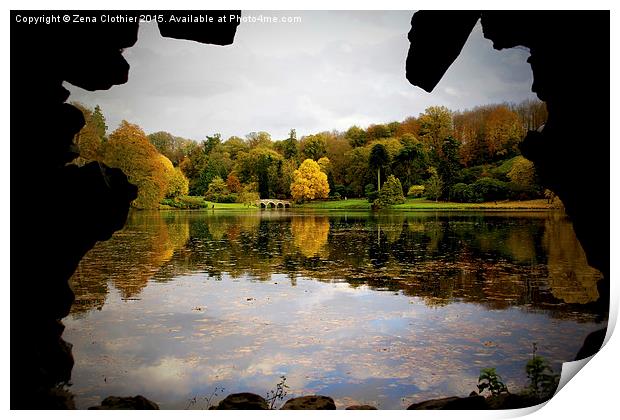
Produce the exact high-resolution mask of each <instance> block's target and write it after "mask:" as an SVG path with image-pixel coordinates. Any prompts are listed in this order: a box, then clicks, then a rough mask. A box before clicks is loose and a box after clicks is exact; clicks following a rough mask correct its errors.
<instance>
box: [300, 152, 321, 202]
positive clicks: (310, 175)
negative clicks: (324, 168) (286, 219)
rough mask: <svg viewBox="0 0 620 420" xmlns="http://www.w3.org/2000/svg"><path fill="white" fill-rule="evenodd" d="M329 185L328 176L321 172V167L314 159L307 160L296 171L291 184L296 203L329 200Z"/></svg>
mask: <svg viewBox="0 0 620 420" xmlns="http://www.w3.org/2000/svg"><path fill="white" fill-rule="evenodd" d="M328 194H329V184H328V183H327V175H325V173H323V172H321V167H320V166H319V164H318V163H317V162H315V161H314V160H312V159H306V160H304V161H303V163H302V164H301V165H300V166H299V169H297V170H296V171H295V174H294V178H293V183H292V184H291V195H292V197H293V199H294V200H296V201H300V202H303V201H307V200H314V199H315V198H327V196H328Z"/></svg>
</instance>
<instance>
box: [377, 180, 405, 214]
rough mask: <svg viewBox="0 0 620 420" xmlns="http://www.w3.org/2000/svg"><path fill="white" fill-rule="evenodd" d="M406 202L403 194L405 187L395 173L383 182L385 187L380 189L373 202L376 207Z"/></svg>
mask: <svg viewBox="0 0 620 420" xmlns="http://www.w3.org/2000/svg"><path fill="white" fill-rule="evenodd" d="M404 202H405V197H404V196H403V187H402V185H401V183H400V181H399V180H398V178H396V177H395V176H394V175H390V176H388V179H387V180H386V181H385V183H384V184H383V188H381V191H379V194H378V197H377V199H376V200H375V201H374V202H373V205H374V206H375V207H379V208H381V207H385V206H391V205H393V204H402V203H404Z"/></svg>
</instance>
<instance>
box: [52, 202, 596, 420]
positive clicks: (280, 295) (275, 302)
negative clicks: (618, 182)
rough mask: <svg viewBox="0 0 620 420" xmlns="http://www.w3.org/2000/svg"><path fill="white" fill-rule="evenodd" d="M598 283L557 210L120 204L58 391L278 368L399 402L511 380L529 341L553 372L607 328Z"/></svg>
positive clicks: (271, 382) (78, 316) (316, 389)
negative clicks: (490, 374) (481, 380)
mask: <svg viewBox="0 0 620 420" xmlns="http://www.w3.org/2000/svg"><path fill="white" fill-rule="evenodd" d="M599 278H600V273H599V272H598V271H596V270H594V269H592V268H590V267H589V266H588V265H587V264H586V259H585V256H584V253H583V250H582V249H581V247H580V245H579V243H578V242H577V240H576V238H575V235H574V233H573V230H572V226H571V224H570V221H569V220H568V219H567V218H566V216H564V214H563V213H562V212H559V211H549V212H507V211H504V212H472V211H468V212H434V211H427V212H398V213H390V212H387V213H384V214H381V215H376V214H372V213H365V212H359V213H355V212H353V213H338V212H324V213H320V212H312V213H311V212H301V211H296V210H265V211H256V212H252V211H250V212H237V213H234V212H226V213H224V212H219V213H218V212H217V211H215V212H213V211H142V212H139V211H133V212H131V213H130V215H129V219H128V222H127V225H126V226H125V228H124V229H123V230H122V231H119V232H117V233H116V234H115V235H114V236H113V238H112V239H111V240H109V241H107V242H102V243H99V244H97V246H96V247H95V248H94V249H92V250H91V251H90V252H89V253H88V254H87V255H86V257H85V258H84V259H83V261H82V262H81V263H80V266H79V268H78V269H77V271H76V273H75V274H74V276H73V278H72V279H71V284H72V287H73V289H74V292H75V294H76V301H75V304H74V306H73V309H72V312H71V314H70V315H69V316H68V317H67V318H65V319H64V323H65V325H66V330H65V333H64V338H65V339H66V340H67V341H69V342H71V343H73V354H74V357H75V360H76V364H75V367H74V368H73V374H72V381H71V383H72V385H71V387H70V390H71V391H72V392H73V393H74V394H75V395H76V404H77V406H78V408H87V407H89V406H93V405H96V404H98V403H99V402H100V401H101V400H102V399H103V398H105V397H107V396H109V395H120V396H130V395H136V394H142V395H144V396H145V397H147V398H149V399H151V400H153V401H155V402H157V403H158V404H159V405H160V407H161V408H162V409H184V408H188V407H189V408H193V409H199V408H206V407H207V406H208V405H209V404H210V403H217V402H218V401H219V400H221V399H222V398H224V397H225V396H226V395H228V394H230V393H235V392H253V393H256V394H259V395H262V396H266V394H267V392H269V391H270V390H274V389H275V388H276V384H277V383H278V382H280V381H281V377H282V376H284V377H285V378H286V385H288V386H289V389H288V392H289V396H287V397H286V399H288V398H289V397H291V396H301V395H308V394H321V395H328V396H331V397H332V398H334V400H335V402H336V405H337V407H338V408H344V407H346V406H348V405H352V404H371V405H375V406H376V407H378V408H380V409H401V408H406V407H407V406H408V405H409V404H411V403H414V402H419V401H423V400H425V399H429V398H436V397H444V396H451V395H458V396H466V395H468V394H469V393H470V392H471V391H473V390H476V385H477V380H478V375H479V373H480V369H482V368H485V367H495V368H497V372H498V373H499V374H500V375H501V376H502V378H503V379H504V381H505V382H506V384H507V385H508V388H509V389H510V390H512V391H518V390H519V388H521V387H523V386H525V384H526V383H527V377H526V374H525V364H526V363H527V361H528V359H529V358H531V354H532V343H536V346H537V348H538V353H537V354H539V355H541V356H543V357H545V358H546V359H547V360H549V361H550V362H551V365H552V367H553V369H554V370H555V372H557V373H559V372H560V370H561V363H563V362H565V361H569V360H573V359H574V357H575V354H576V353H577V351H578V350H579V348H580V347H581V345H582V343H583V340H584V338H585V337H586V335H587V334H589V333H590V332H592V331H594V330H596V329H599V328H602V327H603V326H604V325H605V321H604V320H601V319H600V318H599V317H598V316H597V314H595V313H594V312H593V311H592V309H589V308H590V307H589V306H587V305H585V306H584V305H583V304H586V303H589V302H593V301H595V300H596V299H597V298H598V292H597V289H596V282H597V280H598V279H599ZM194 398H195V401H194V400H193V399H194ZM280 404H281V403H278V404H277V405H280Z"/></svg>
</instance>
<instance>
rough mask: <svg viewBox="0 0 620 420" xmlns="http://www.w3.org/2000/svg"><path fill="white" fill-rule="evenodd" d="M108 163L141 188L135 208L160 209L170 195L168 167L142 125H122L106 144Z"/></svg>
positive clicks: (105, 155) (124, 123)
mask: <svg viewBox="0 0 620 420" xmlns="http://www.w3.org/2000/svg"><path fill="white" fill-rule="evenodd" d="M104 163H105V164H106V165H108V166H109V167H111V168H119V169H121V170H122V171H123V172H124V173H125V174H126V175H127V177H128V179H129V182H131V183H132V184H134V185H136V186H137V187H138V198H137V199H136V200H134V201H133V203H132V205H133V206H134V207H136V208H139V209H152V208H157V207H158V205H159V202H160V201H161V200H162V199H163V198H164V196H165V195H166V191H167V188H168V177H167V171H166V166H165V164H164V163H163V162H162V159H161V154H160V153H159V152H158V151H157V149H156V148H155V146H153V145H152V144H151V143H150V142H149V141H148V139H147V138H146V134H144V131H142V129H141V128H140V127H139V126H137V125H135V124H131V123H129V122H127V121H124V120H123V121H122V122H121V124H120V125H119V127H118V128H117V129H116V130H115V131H114V132H113V133H112V134H110V137H109V139H108V141H107V142H106V143H105V147H104Z"/></svg>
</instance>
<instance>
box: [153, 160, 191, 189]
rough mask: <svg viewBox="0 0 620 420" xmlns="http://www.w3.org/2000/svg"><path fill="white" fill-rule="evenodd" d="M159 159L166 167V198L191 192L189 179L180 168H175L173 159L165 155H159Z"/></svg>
mask: <svg viewBox="0 0 620 420" xmlns="http://www.w3.org/2000/svg"><path fill="white" fill-rule="evenodd" d="M159 159H160V161H161V163H162V164H163V165H164V168H165V176H166V183H167V187H166V198H175V197H178V196H180V195H187V194H188V193H189V180H188V179H187V177H186V176H185V175H184V174H183V172H182V171H181V169H180V168H178V167H177V168H175V167H174V165H173V164H172V161H171V160H170V159H168V158H167V157H166V156H164V155H159Z"/></svg>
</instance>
